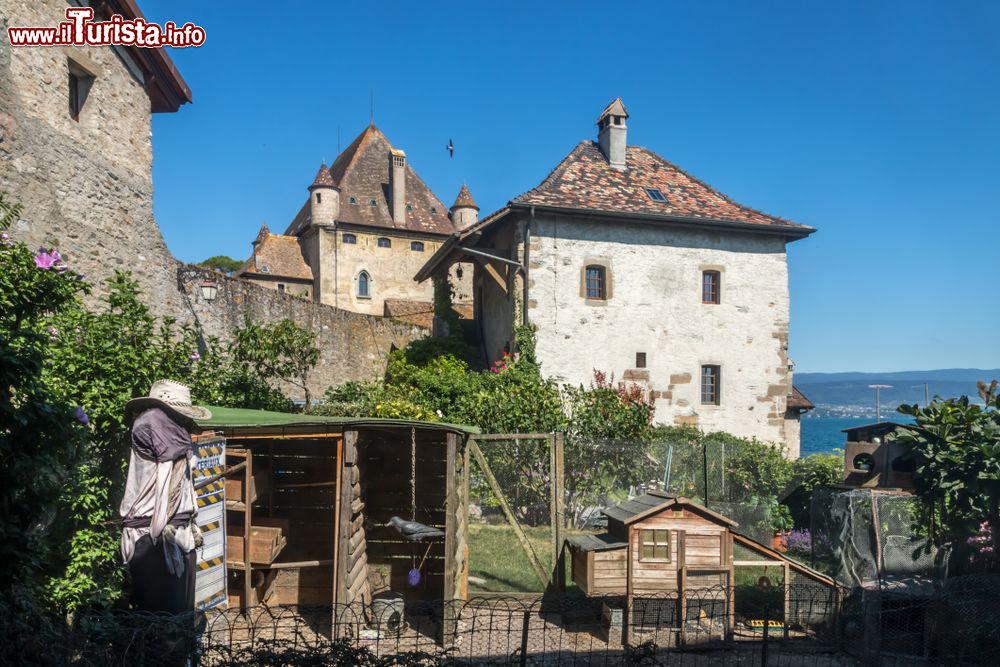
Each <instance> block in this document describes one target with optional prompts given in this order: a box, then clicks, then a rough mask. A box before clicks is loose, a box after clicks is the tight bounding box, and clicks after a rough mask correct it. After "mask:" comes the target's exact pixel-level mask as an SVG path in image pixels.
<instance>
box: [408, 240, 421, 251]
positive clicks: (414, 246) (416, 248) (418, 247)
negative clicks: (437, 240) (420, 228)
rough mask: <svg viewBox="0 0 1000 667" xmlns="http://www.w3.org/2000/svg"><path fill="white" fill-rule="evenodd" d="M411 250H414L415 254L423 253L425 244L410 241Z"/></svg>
mask: <svg viewBox="0 0 1000 667" xmlns="http://www.w3.org/2000/svg"><path fill="white" fill-rule="evenodd" d="M410 250H413V251H414V252H423V251H424V242H423V241H410Z"/></svg>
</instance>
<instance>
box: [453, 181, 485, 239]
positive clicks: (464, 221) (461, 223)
mask: <svg viewBox="0 0 1000 667" xmlns="http://www.w3.org/2000/svg"><path fill="white" fill-rule="evenodd" d="M478 220H479V207H478V206H476V202H475V200H473V199H472V193H470V192H469V186H468V185H463V186H462V189H461V190H459V191H458V197H456V198H455V203H454V204H452V205H451V224H452V225H454V226H455V229H457V230H458V231H462V230H463V229H467V228H469V227H471V226H472V225H474V224H476V222H478Z"/></svg>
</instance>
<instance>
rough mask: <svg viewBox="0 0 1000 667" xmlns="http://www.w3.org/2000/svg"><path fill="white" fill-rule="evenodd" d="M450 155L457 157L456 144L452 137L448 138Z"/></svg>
mask: <svg viewBox="0 0 1000 667" xmlns="http://www.w3.org/2000/svg"><path fill="white" fill-rule="evenodd" d="M447 148H448V157H455V144H454V143H452V141H451V139H449V140H448V146H447Z"/></svg>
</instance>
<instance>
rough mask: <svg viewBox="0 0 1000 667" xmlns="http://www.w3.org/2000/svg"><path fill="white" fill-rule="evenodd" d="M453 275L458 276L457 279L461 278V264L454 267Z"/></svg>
mask: <svg viewBox="0 0 1000 667" xmlns="http://www.w3.org/2000/svg"><path fill="white" fill-rule="evenodd" d="M455 277H456V278H458V279H459V280H461V279H462V265H461V264H459V265H458V267H457V268H456V269H455Z"/></svg>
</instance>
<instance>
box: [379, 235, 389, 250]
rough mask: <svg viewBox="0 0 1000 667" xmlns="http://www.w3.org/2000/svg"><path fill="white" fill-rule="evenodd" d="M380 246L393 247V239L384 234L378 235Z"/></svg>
mask: <svg viewBox="0 0 1000 667" xmlns="http://www.w3.org/2000/svg"><path fill="white" fill-rule="evenodd" d="M378 247H379V248H391V247H392V241H391V240H389V239H387V238H386V237H384V236H380V237H378Z"/></svg>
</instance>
